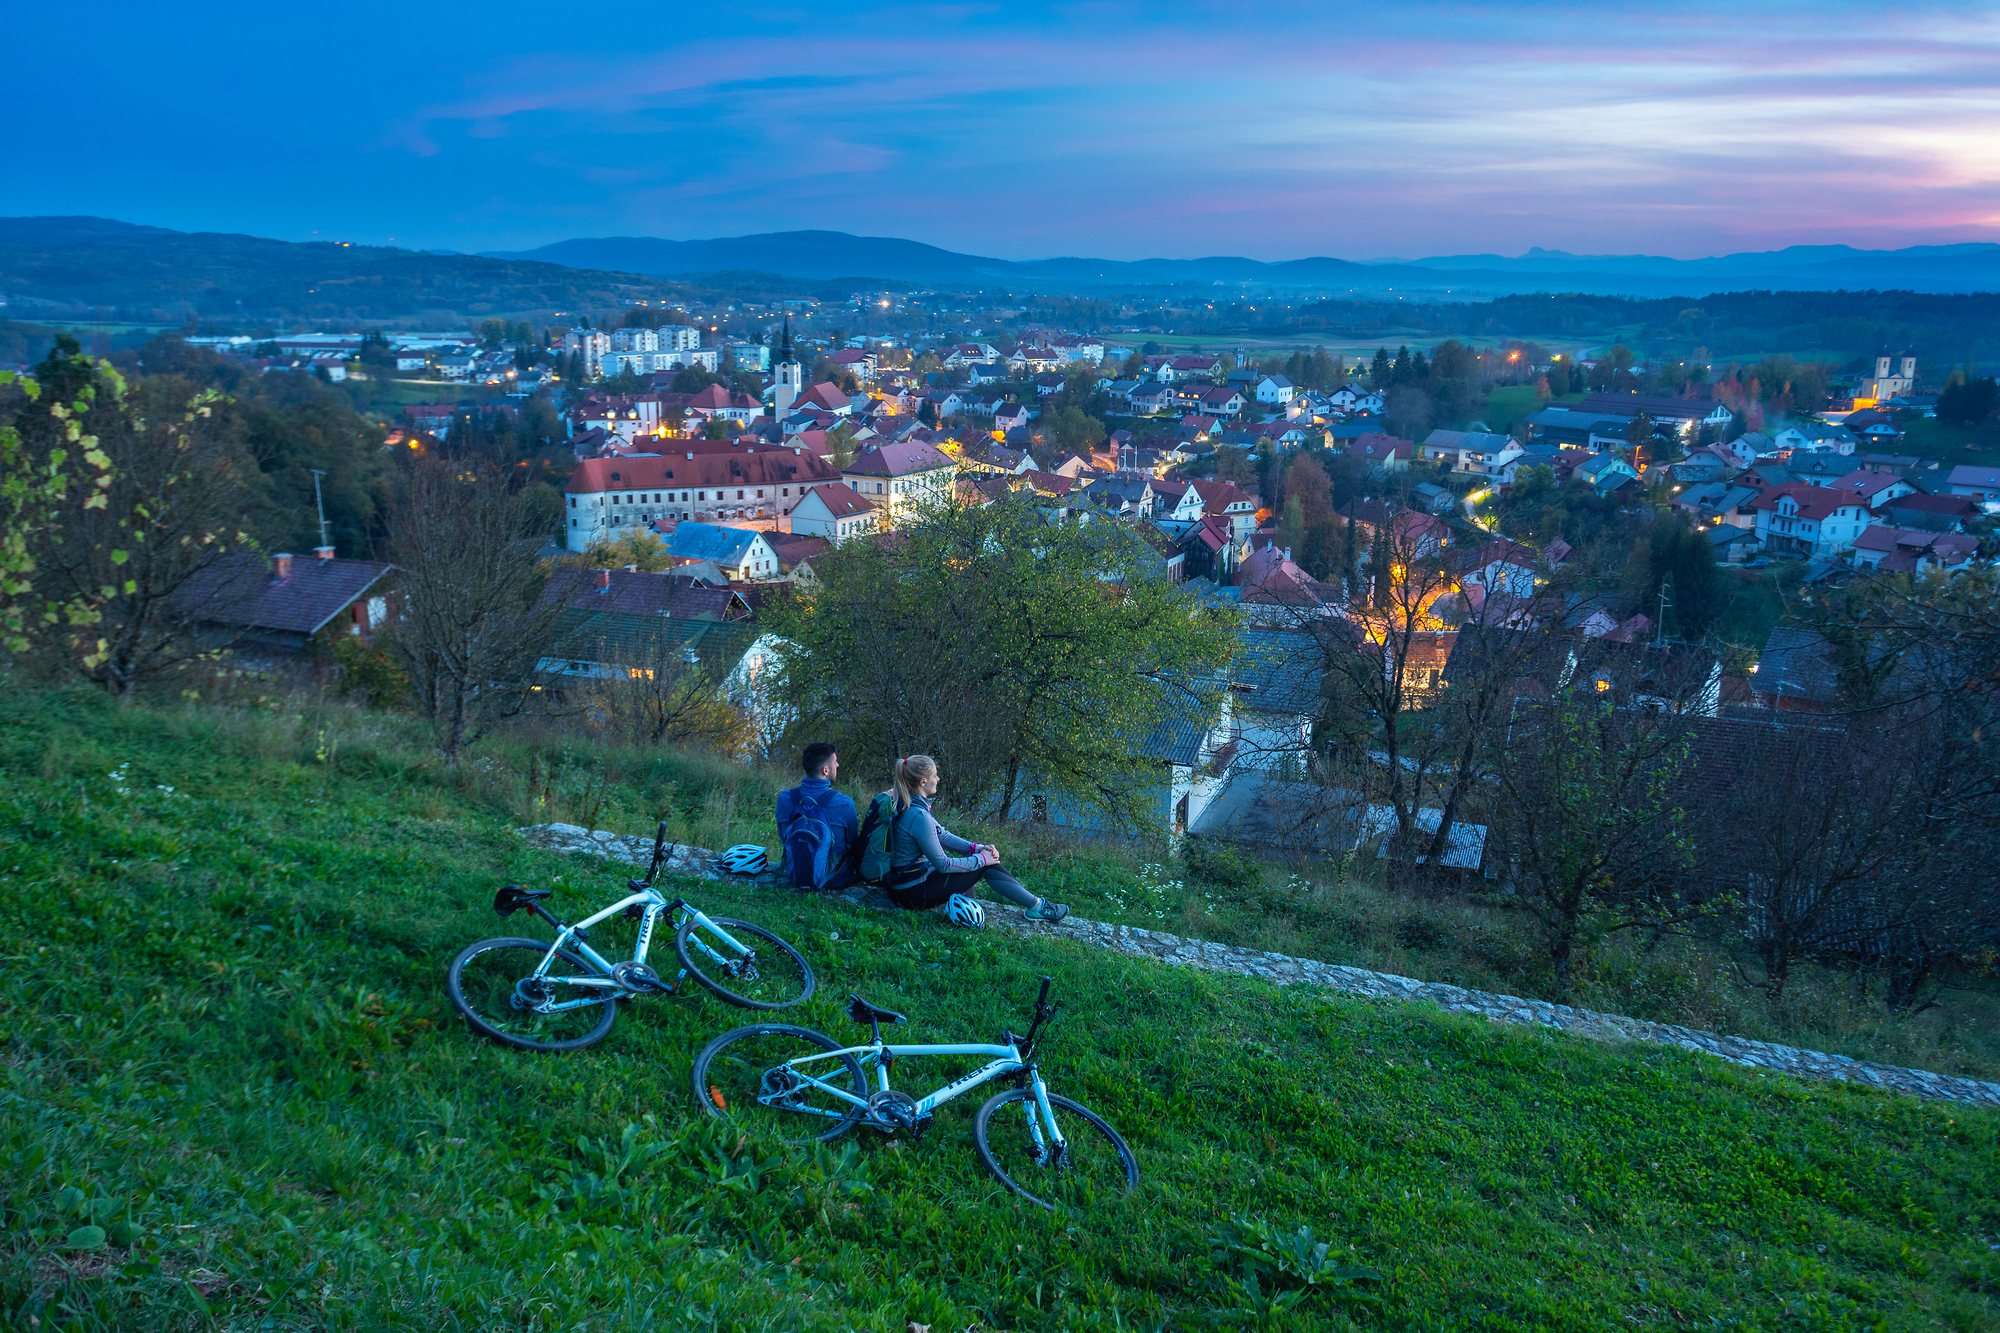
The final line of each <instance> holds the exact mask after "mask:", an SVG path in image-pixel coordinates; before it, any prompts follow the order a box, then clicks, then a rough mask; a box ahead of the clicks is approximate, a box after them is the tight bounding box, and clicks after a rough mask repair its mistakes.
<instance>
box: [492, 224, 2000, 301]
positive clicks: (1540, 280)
mask: <svg viewBox="0 0 2000 1333" xmlns="http://www.w3.org/2000/svg"><path fill="white" fill-rule="evenodd" d="M486 253H487V256H488V257H489V258H495V259H510V260H536V261H540V262H544V263H551V264H563V265H567V266H569V267H572V268H587V269H611V270H616V271H620V272H627V273H649V274H655V275H659V276H684V275H692V274H699V273H714V272H718V271H726V270H744V269H749V270H760V271H763V272H767V273H779V274H784V275H787V276H790V277H796V278H805V279H814V280H826V279H832V278H843V279H847V278H865V277H874V278H882V279H885V280H889V281H897V282H913V283H919V284H924V285H944V286H965V287H972V288H1023V289H1041V290H1049V289H1062V288H1068V289H1105V288H1133V287H1149V286H1160V285H1164V284H1169V283H1176V284H1185V283H1196V284H1210V285H1213V284H1217V283H1220V284H1222V285H1224V286H1230V287H1235V286H1244V285H1248V286H1254V287H1258V288H1268V289H1272V290H1296V291H1315V290H1318V291H1338V292H1341V293H1346V294H1354V295H1362V294H1366V295H1380V294H1383V293H1387V292H1398V291H1400V292H1406V293H1409V294H1411V295H1418V294H1421V295H1424V296H1427V297H1433V298H1434V297H1437V296H1445V295H1451V296H1460V295H1480V296H1489V295H1500V294H1506V293H1513V292H1522V291H1563V292H1585V293H1590V294H1594V295H1626V296H1706V295H1708V294H1709V293H1710V292H1715V291H1741V290H1744V289H1746V288H1773V289H1776V288H1782V289H1785V290H1790V291H1834V290H1840V289H1849V290H1852V289H1868V288H1881V289H1886V288H1898V289H1908V290H1912V291H1922V292H1971V291H2000V244H1988V243H1970V244H1963V245H1920V246H1912V247H1910V248H1908V249H1903V250H1857V249H1854V248H1853V247H1851V246H1845V245H1795V246H1791V247H1788V248H1787V249H1783V250H1772V251H1765V252H1761V253H1744V254H1731V255H1720V256H1716V257H1713V258H1709V259H1669V258H1665V257H1662V256H1657V255H1575V254H1569V253H1567V252H1566V251H1562V250H1544V249H1541V248H1539V247H1537V248H1535V249H1532V250H1530V251H1528V252H1527V253H1526V254H1524V255H1519V256H1515V257H1511V258H1510V257H1507V256H1503V255H1437V256H1432V257H1430V258H1426V259H1383V260H1370V261H1365V262H1356V261H1354V260H1347V259H1331V258H1326V257H1315V258H1310V259H1292V260H1283V261H1278V262H1274V263H1265V262H1262V261H1259V260H1255V259H1243V258H1240V257H1235V256H1213V257H1210V258H1205V259H1140V260H1129V261H1128V260H1113V259H1085V258H1074V257H1064V258H1059V259H1037V260H1009V259H994V258H991V257H988V256H983V255H969V254H960V253H958V252H956V251H952V250H944V249H940V248H939V247H937V246H934V245H925V244H923V243H922V242H919V241H907V240H901V239H898V238H895V237H889V236H853V235H850V234H848V233H847V232H842V231H780V232H766V233H763V234H760V235H755V236H732V237H722V238H718V239H715V240H705V241H668V240H661V239H659V238H657V237H650V236H605V237H597V238H593V239H578V240H569V241H557V242H555V243H554V244H552V245H545V246H541V247H540V248H538V249H534V250H517V251H488V252H486Z"/></svg>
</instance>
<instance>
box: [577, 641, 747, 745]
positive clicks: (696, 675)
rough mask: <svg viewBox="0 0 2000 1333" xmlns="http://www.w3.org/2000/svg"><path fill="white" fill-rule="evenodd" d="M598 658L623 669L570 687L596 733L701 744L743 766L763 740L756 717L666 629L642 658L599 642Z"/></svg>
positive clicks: (643, 741)
mask: <svg viewBox="0 0 2000 1333" xmlns="http://www.w3.org/2000/svg"><path fill="white" fill-rule="evenodd" d="M565 647H566V648H568V647H571V645H565ZM593 656H594V657H595V658H596V660H599V661H612V660H615V661H617V662H618V663H619V665H620V666H622V667H623V668H624V670H623V672H622V673H620V674H617V675H602V676H593V677H590V678H588V679H587V680H585V681H583V682H582V683H581V684H577V685H571V686H569V687H568V689H567V694H568V697H569V702H570V703H572V704H573V705H575V706H576V707H578V708H579V709H580V710H581V712H582V714H583V716H584V718H585V719H586V721H587V724H588V725H589V727H590V728H591V730H593V731H596V732H600V733H602V734H605V735H609V736H612V737H616V738H617V739H619V740H622V741H626V742H628V743H634V744H640V745H699V746H701V747H702V748H703V749H704V750H707V751H708V752H710V753H712V754H720V755H722V756H724V757H726V758H730V759H735V760H739V761H747V760H749V759H750V758H751V757H752V756H753V754H754V752H755V750H756V742H757V739H758V738H757V735H756V728H755V725H754V723H753V722H752V720H751V718H750V716H749V715H748V713H746V712H745V710H744V709H742V708H740V707H738V706H737V704H736V703H735V702H734V701H732V700H731V699H730V698H729V697H728V694H727V693H726V691H725V689H724V681H723V679H722V677H721V675H720V673H719V672H718V671H716V670H714V669H712V668H710V667H709V666H708V665H707V664H705V663H703V662H702V661H701V660H700V658H699V657H695V656H693V655H692V654H690V653H689V652H688V651H687V649H686V647H685V641H684V640H683V638H682V637H681V636H680V635H678V634H676V633H674V632H672V631H671V630H670V629H669V628H668V627H667V626H666V625H664V624H662V625H658V626H654V627H650V628H649V629H648V630H646V631H644V632H643V633H642V635H641V638H640V642H639V644H638V647H637V649H636V652H635V651H634V649H633V648H632V646H631V644H630V643H629V642H628V641H621V642H620V643H618V644H616V645H611V644H608V643H604V642H602V641H600V643H599V644H598V645H596V651H595V652H594V654H593Z"/></svg>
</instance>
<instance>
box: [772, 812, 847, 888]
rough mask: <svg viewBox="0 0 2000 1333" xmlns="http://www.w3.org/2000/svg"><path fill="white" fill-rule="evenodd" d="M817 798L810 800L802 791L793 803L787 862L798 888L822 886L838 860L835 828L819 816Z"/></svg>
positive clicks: (787, 838)
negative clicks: (834, 843)
mask: <svg viewBox="0 0 2000 1333" xmlns="http://www.w3.org/2000/svg"><path fill="white" fill-rule="evenodd" d="M819 812H820V804H819V802H818V801H812V802H808V801H807V800H806V797H805V793H804V792H801V793H799V803H798V804H797V805H796V806H794V807H793V811H792V826H791V827H790V828H788V829H786V830H785V835H784V842H785V866H786V869H788V870H789V871H790V872H791V879H792V887H793V888H795V889H823V888H825V887H826V882H827V880H828V879H829V878H831V877H832V875H833V872H834V871H835V870H836V869H838V868H839V862H837V861H835V860H833V830H832V829H830V828H828V827H827V824H826V821H825V820H824V819H822V818H820V813H819Z"/></svg>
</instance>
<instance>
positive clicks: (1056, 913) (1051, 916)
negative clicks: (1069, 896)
mask: <svg viewBox="0 0 2000 1333" xmlns="http://www.w3.org/2000/svg"><path fill="white" fill-rule="evenodd" d="M1025 915H1026V916H1027V918H1028V920H1030V921H1046V922H1048V923H1049V924H1050V925H1054V924H1055V923H1056V922H1058V921H1060V920H1062V919H1063V918H1064V917H1066V916H1068V915H1069V904H1068V903H1052V902H1050V901H1049V900H1048V899H1047V898H1037V899H1035V905H1034V906H1033V907H1030V908H1029V909H1028V910H1027V912H1026V914H1025Z"/></svg>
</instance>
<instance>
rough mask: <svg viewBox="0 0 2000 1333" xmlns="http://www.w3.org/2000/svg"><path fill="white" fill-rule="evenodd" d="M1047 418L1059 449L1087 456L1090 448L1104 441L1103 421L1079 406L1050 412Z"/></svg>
mask: <svg viewBox="0 0 2000 1333" xmlns="http://www.w3.org/2000/svg"><path fill="white" fill-rule="evenodd" d="M1047 420H1048V425H1049V431H1050V434H1051V436H1052V438H1053V439H1054V440H1055V443H1056V447H1057V448H1059V449H1063V450H1066V451H1068V452H1071V453H1078V454H1082V455H1084V456H1085V457H1088V456H1089V454H1090V451H1091V450H1092V449H1095V448H1096V447H1097V446H1098V445H1100V444H1102V443H1104V438H1105V431H1104V423H1103V422H1102V421H1099V420H1098V419H1097V418H1096V417H1093V416H1090V415H1088V414H1086V413H1085V412H1084V410H1083V409H1082V408H1080V407H1065V408H1063V409H1061V410H1060V411H1057V412H1053V413H1051V414H1050V415H1049V417H1048V419H1047Z"/></svg>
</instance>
